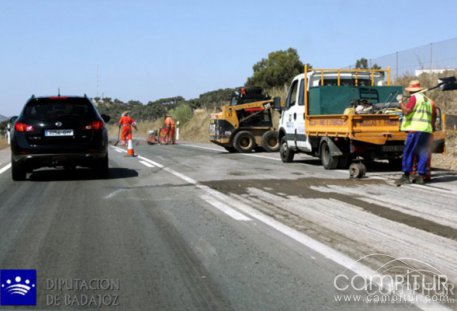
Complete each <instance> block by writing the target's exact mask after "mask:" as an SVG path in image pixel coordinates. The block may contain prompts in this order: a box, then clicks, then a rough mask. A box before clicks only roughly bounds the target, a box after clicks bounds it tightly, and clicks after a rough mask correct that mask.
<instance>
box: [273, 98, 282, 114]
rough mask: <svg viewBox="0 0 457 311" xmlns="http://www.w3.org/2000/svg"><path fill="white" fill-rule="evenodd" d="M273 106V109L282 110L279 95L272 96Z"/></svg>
mask: <svg viewBox="0 0 457 311" xmlns="http://www.w3.org/2000/svg"><path fill="white" fill-rule="evenodd" d="M273 107H274V108H275V110H278V111H281V110H282V105H281V97H275V98H273Z"/></svg>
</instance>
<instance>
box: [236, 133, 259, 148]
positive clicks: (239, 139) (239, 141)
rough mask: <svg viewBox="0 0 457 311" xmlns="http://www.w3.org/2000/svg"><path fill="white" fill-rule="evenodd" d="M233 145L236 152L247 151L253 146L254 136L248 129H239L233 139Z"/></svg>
mask: <svg viewBox="0 0 457 311" xmlns="http://www.w3.org/2000/svg"><path fill="white" fill-rule="evenodd" d="M233 146H234V147H235V149H236V150H238V152H243V153H248V152H252V150H253V149H254V148H255V137H254V135H252V134H251V132H248V131H240V132H238V133H237V134H236V135H235V138H234V139H233Z"/></svg>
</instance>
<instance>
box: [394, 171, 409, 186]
mask: <svg viewBox="0 0 457 311" xmlns="http://www.w3.org/2000/svg"><path fill="white" fill-rule="evenodd" d="M410 183H411V181H410V179H409V174H403V175H402V176H401V177H400V178H399V179H396V180H395V184H396V185H397V186H401V185H404V184H410Z"/></svg>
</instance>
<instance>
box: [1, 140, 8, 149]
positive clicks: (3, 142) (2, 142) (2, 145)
mask: <svg viewBox="0 0 457 311" xmlns="http://www.w3.org/2000/svg"><path fill="white" fill-rule="evenodd" d="M6 147H8V143H7V141H6V139H5V138H4V137H1V138H0V150H1V149H3V148H6Z"/></svg>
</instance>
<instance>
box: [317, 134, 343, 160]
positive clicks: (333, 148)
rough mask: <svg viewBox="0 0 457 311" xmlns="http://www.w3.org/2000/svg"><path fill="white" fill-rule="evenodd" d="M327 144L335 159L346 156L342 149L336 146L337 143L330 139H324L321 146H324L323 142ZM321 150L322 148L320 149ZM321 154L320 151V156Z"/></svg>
mask: <svg viewBox="0 0 457 311" xmlns="http://www.w3.org/2000/svg"><path fill="white" fill-rule="evenodd" d="M324 141H325V142H326V143H327V144H328V148H329V149H330V154H331V155H332V156H334V157H339V156H342V155H344V153H343V152H342V151H341V149H340V148H339V147H338V146H337V145H336V144H335V142H334V141H333V140H332V139H330V138H329V137H322V139H321V142H320V144H319V146H321V145H322V142H324ZM319 148H320V147H319ZM320 153H321V151H320V149H319V154H320Z"/></svg>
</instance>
